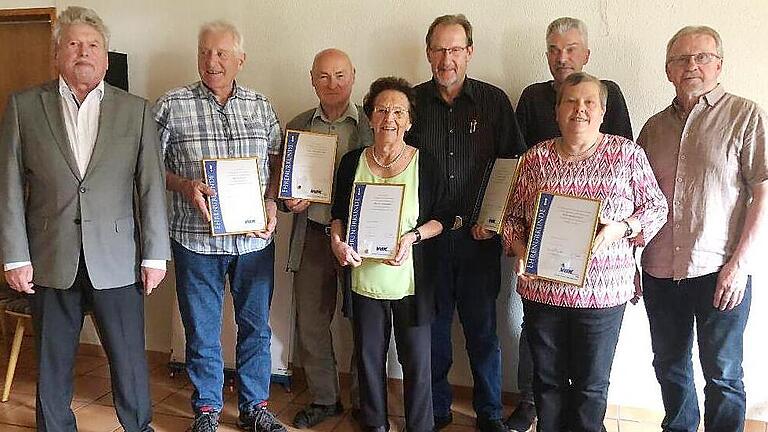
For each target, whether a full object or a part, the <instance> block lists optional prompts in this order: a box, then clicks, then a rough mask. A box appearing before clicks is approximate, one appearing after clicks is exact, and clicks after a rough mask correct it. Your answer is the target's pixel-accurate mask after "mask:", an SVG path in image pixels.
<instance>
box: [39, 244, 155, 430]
mask: <svg viewBox="0 0 768 432" xmlns="http://www.w3.org/2000/svg"><path fill="white" fill-rule="evenodd" d="M35 291H36V293H35V294H34V295H33V296H32V297H31V299H32V315H33V319H34V324H35V331H36V334H35V337H36V343H37V352H38V374H39V375H38V381H37V407H36V411H37V430H38V431H46V432H71V431H76V430H77V424H76V421H75V415H74V413H73V412H72V409H71V408H70V404H71V402H72V394H73V379H74V378H73V374H74V366H75V356H76V354H77V347H78V345H79V343H80V330H81V329H82V326H83V317H84V313H85V311H87V310H92V311H93V318H94V321H95V324H96V327H97V328H98V329H99V336H100V337H101V343H102V345H103V347H104V350H105V351H106V353H107V358H108V359H109V369H110V373H111V378H112V394H113V398H114V403H115V411H116V412H117V417H118V419H119V420H120V424H121V425H122V426H123V429H125V430H126V431H127V432H145V431H151V430H152V428H151V427H150V425H149V423H150V421H151V420H152V402H151V399H150V395H149V377H148V371H147V358H146V354H145V347H144V296H143V295H142V290H141V286H140V284H134V285H129V286H126V287H122V288H113V289H106V290H96V289H94V288H93V285H92V284H91V281H90V279H89V277H88V272H87V270H86V268H85V259H84V258H83V257H82V256H81V257H80V267H79V269H78V272H77V277H76V278H75V282H74V284H73V285H72V287H70V288H69V289H66V290H60V289H53V288H45V287H41V286H37V287H35Z"/></svg>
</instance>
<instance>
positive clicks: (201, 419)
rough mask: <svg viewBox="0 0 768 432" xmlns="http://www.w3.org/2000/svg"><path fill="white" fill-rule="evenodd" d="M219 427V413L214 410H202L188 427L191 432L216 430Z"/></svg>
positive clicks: (212, 431)
mask: <svg viewBox="0 0 768 432" xmlns="http://www.w3.org/2000/svg"><path fill="white" fill-rule="evenodd" d="M218 428H219V413H218V412H216V411H214V410H205V411H200V413H199V414H197V415H196V416H195V421H193V422H192V425H191V426H190V427H189V429H187V431H189V432H216V430H217V429H218Z"/></svg>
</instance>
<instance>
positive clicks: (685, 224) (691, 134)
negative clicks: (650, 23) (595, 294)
mask: <svg viewBox="0 0 768 432" xmlns="http://www.w3.org/2000/svg"><path fill="white" fill-rule="evenodd" d="M722 66H723V48H722V42H721V40H720V36H719V35H718V33H717V32H716V31H715V30H713V29H711V28H709V27H704V26H701V27H685V28H683V29H681V30H680V31H678V32H677V33H676V34H675V35H674V36H673V37H672V39H671V40H670V41H669V43H668V44H667V56H666V71H667V78H668V79H669V81H670V82H671V83H672V84H673V85H674V86H675V91H676V97H675V99H674V100H673V101H672V104H671V105H670V106H668V107H667V108H666V109H664V110H663V111H661V112H659V113H658V114H656V115H654V116H653V117H651V118H650V119H649V120H648V122H647V123H646V124H645V126H644V127H643V130H642V131H641V132H640V136H639V137H638V143H639V144H640V145H641V146H642V147H643V148H645V150H646V152H647V154H648V159H649V161H650V163H651V166H652V168H653V171H654V173H655V174H656V178H657V179H658V181H659V185H660V186H661V189H662V191H663V192H664V195H665V196H666V198H667V202H668V204H669V209H670V213H669V219H668V221H667V223H666V225H664V227H663V228H662V229H661V231H660V232H659V234H658V235H657V236H656V237H655V238H654V239H653V240H652V241H651V242H650V243H649V244H648V247H647V248H646V249H645V251H644V253H643V260H642V263H643V269H644V273H643V285H644V297H645V305H646V311H647V313H648V320H649V322H650V327H651V340H652V344H653V353H654V360H653V366H654V368H655V370H656V378H657V379H658V381H659V384H660V385H661V393H662V399H663V401H664V408H665V410H666V416H665V417H664V421H663V422H662V428H663V429H664V430H665V431H691V432H693V431H696V430H697V428H698V425H699V405H698V401H697V398H696V389H695V387H694V381H693V365H692V363H691V348H692V345H693V335H694V323H695V325H696V334H697V338H698V346H699V358H700V360H701V366H702V370H703V373H704V378H705V380H706V383H707V385H706V387H705V389H704V395H705V402H704V408H705V412H704V428H705V429H706V430H707V431H729V432H730V431H741V430H744V417H745V411H746V393H745V391H744V383H743V381H742V377H743V370H742V366H741V363H742V357H743V355H742V351H743V336H744V328H745V327H746V323H747V317H748V316H749V307H750V300H751V284H752V279H751V276H750V274H752V273H753V272H754V268H755V264H756V263H755V261H756V254H757V250H756V249H757V246H758V244H757V243H758V242H757V239H758V237H759V234H760V231H761V230H762V229H763V227H764V226H765V222H766V214H767V213H768V211H767V210H766V194H768V156H767V155H766V141H767V139H766V127H767V126H768V117H767V116H766V114H765V112H764V111H763V110H761V109H760V107H758V106H757V105H756V104H755V103H754V102H751V101H749V100H746V99H743V98H740V97H738V96H735V95H732V94H729V93H726V92H725V90H724V89H723V86H722V85H720V84H718V82H717V80H718V77H719V75H720V72H721V70H722Z"/></svg>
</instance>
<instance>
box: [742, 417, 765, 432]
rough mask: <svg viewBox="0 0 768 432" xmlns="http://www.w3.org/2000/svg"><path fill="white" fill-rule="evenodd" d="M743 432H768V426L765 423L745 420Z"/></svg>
mask: <svg viewBox="0 0 768 432" xmlns="http://www.w3.org/2000/svg"><path fill="white" fill-rule="evenodd" d="M744 432H768V425H766V422H761V421H757V420H747V422H746V424H745V425H744Z"/></svg>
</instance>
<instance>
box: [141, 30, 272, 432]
mask: <svg viewBox="0 0 768 432" xmlns="http://www.w3.org/2000/svg"><path fill="white" fill-rule="evenodd" d="M244 62H245V52H244V51H243V38H242V36H241V34H240V33H239V32H238V30H237V29H236V28H235V27H234V26H233V25H232V24H230V23H227V22H223V21H214V22H210V23H207V24H204V25H203V26H202V27H201V29H200V33H199V36H198V63H197V64H198V71H199V73H200V79H201V81H198V82H196V83H193V84H190V85H188V86H185V87H181V88H177V89H174V90H171V91H169V92H168V93H166V94H165V95H164V96H163V97H161V98H160V99H159V100H158V102H157V105H156V107H155V119H156V120H157V123H158V130H159V134H160V139H161V143H162V150H163V155H164V159H165V166H166V172H167V181H166V187H167V189H168V190H170V191H172V192H173V193H172V205H171V211H170V216H169V221H170V226H171V228H170V231H171V239H172V249H173V258H174V262H175V266H176V267H175V269H176V293H177V296H178V300H179V311H180V312H181V319H182V322H183V323H184V330H185V334H186V342H187V344H186V346H187V350H186V364H187V372H188V374H189V378H190V380H191V381H192V384H193V385H194V388H195V390H194V392H193V393H192V408H193V410H194V412H195V420H194V422H193V423H192V426H191V430H192V431H194V432H209V431H211V432H212V431H215V430H216V429H217V427H218V420H219V414H220V412H221V410H222V408H223V405H224V403H223V397H222V387H223V384H224V372H223V369H224V364H223V360H222V355H221V342H220V336H219V335H220V333H221V321H222V317H221V315H222V303H223V300H224V280H225V277H226V278H228V280H229V285H230V290H231V293H232V298H233V300H234V308H235V321H236V323H237V329H238V330H237V332H238V334H237V349H236V356H237V378H238V384H239V385H238V393H239V394H238V408H239V411H240V416H239V425H240V427H241V428H243V429H246V430H250V431H256V432H269V431H284V430H285V428H284V427H283V425H282V424H280V422H279V421H278V420H277V419H276V418H275V416H274V415H273V414H272V413H271V412H270V411H269V410H268V409H267V399H268V397H269V380H270V376H271V357H270V338H271V330H270V328H269V308H270V301H271V298H272V289H273V286H274V272H273V265H274V255H275V246H274V243H273V242H272V233H273V231H274V229H275V225H276V222H277V219H276V212H277V207H276V205H275V201H274V199H275V197H276V195H277V186H278V185H277V181H278V178H279V172H278V171H277V169H278V167H279V163H280V147H281V133H280V125H279V124H278V119H277V115H276V114H275V112H274V110H273V109H272V106H271V105H270V103H269V100H267V98H266V97H264V96H263V95H261V94H259V93H256V92H254V91H252V90H249V89H247V88H245V87H242V86H240V85H238V84H237V83H236V82H235V77H236V76H237V74H238V72H240V70H241V69H242V67H243V64H244ZM241 157H256V158H258V160H259V173H260V180H261V189H262V190H261V191H259V193H263V195H264V198H265V204H266V211H267V229H266V230H265V231H262V232H253V233H248V234H239V235H224V236H215V237H214V236H212V235H211V234H210V219H211V215H210V212H209V210H208V206H207V202H206V196H208V195H211V194H212V193H213V191H212V190H211V188H209V187H208V186H207V185H206V184H205V182H204V180H203V170H202V162H201V161H202V160H203V159H220V158H241ZM273 173H274V175H271V174H273Z"/></svg>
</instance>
